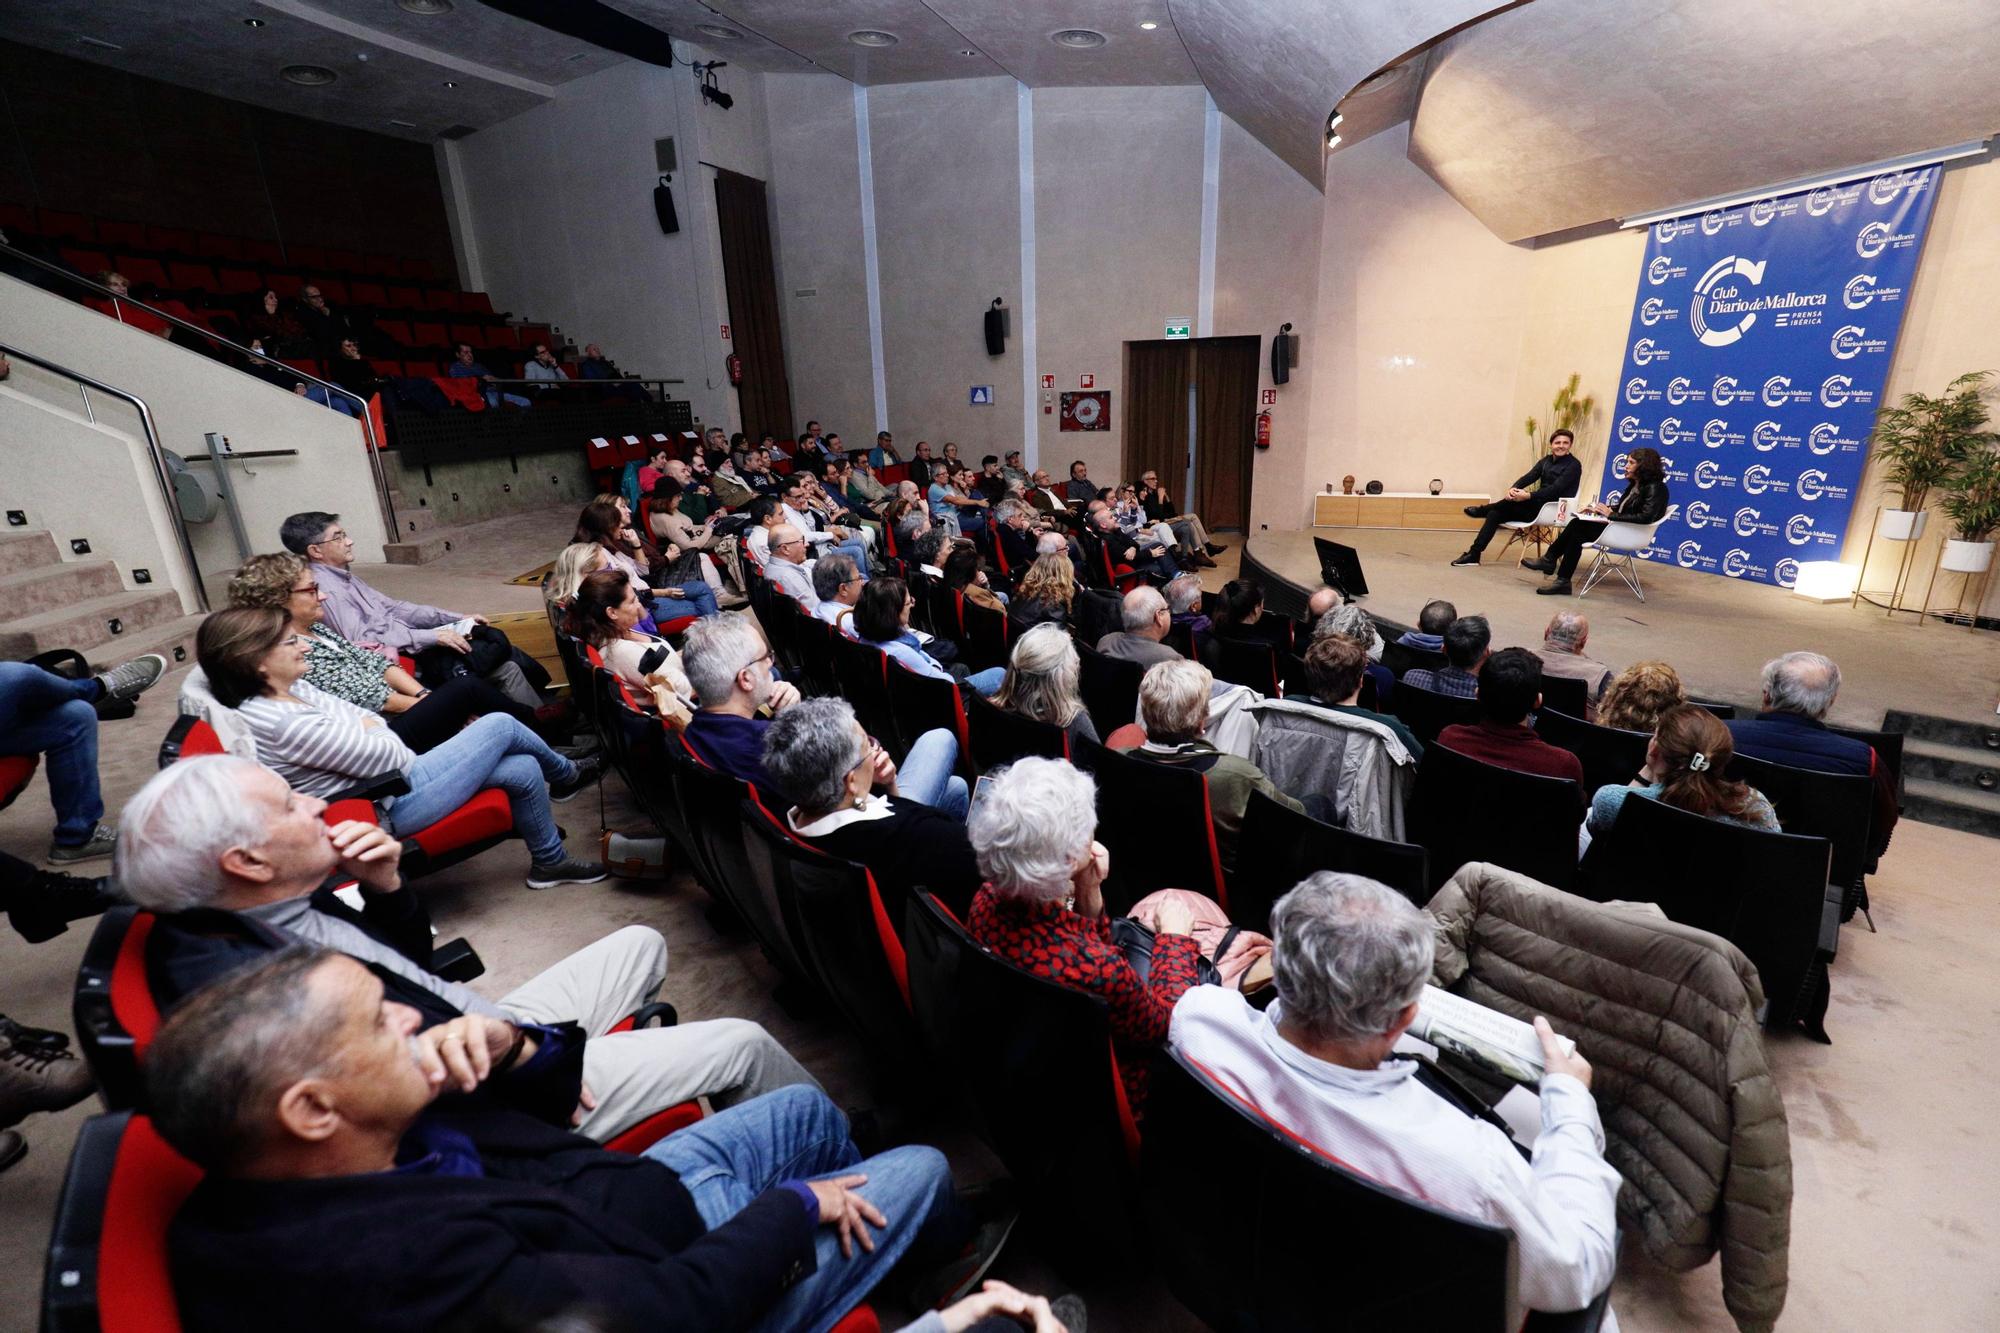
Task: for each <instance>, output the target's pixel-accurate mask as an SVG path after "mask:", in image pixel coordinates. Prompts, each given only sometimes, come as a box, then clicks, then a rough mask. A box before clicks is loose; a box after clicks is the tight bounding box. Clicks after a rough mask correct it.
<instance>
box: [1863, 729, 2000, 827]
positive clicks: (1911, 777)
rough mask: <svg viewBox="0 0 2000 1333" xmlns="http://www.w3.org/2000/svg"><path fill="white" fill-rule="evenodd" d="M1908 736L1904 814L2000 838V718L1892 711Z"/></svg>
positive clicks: (1905, 758) (1904, 750)
mask: <svg viewBox="0 0 2000 1333" xmlns="http://www.w3.org/2000/svg"><path fill="white" fill-rule="evenodd" d="M1882 729H1883V730H1885V731H1900V732H1902V733H1903V813H1904V814H1905V815H1907V816H1909V817H1910V818H1911V819H1916V820H1921V821H1922V822H1924V823H1926V824H1942V825H1943V826H1944V827H1946V828H1955V829H1963V830H1964V831H1966V832H1967V833H1981V834H1984V835H1985V836H1987V837H1989V838H2000V718H1994V719H1993V720H1991V721H1989V722H1983V723H1982V722H1960V721H1958V720H1956V719H1954V718H1944V717H1926V716H1924V715H1922V714H1920V713H1905V712H1900V711H1897V710H1893V709H1892V710H1891V711H1890V712H1889V713H1888V714H1887V715H1886V716H1885V717H1884V718H1883V719H1882Z"/></svg>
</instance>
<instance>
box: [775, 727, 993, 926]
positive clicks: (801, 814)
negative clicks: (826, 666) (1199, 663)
mask: <svg viewBox="0 0 2000 1333" xmlns="http://www.w3.org/2000/svg"><path fill="white" fill-rule="evenodd" d="M884 759H885V756H884V755H883V754H882V747H881V746H880V745H879V744H877V743H876V741H875V740H874V739H873V738H872V737H871V736H869V735H868V733H867V732H866V731H864V730H862V727H861V724H860V723H859V722H857V721H855V719H854V709H853V708H852V707H851V706H850V705H849V704H848V703H847V701H846V700H845V699H806V700H802V701H801V702H799V703H798V704H797V705H795V706H793V707H791V708H789V709H787V710H785V711H784V712H782V713H780V714H778V716H777V717H776V718H775V719H773V721H772V722H771V725H770V727H769V728H767V729H766V730H765V732H764V773H765V775H766V776H767V777H768V778H769V780H770V782H771V783H772V785H773V786H775V787H776V788H777V790H778V792H780V793H782V794H783V795H784V797H785V798H786V799H788V800H790V801H792V802H793V805H792V807H791V809H789V810H788V811H786V812H785V815H784V819H785V823H786V824H787V825H788V826H789V827H790V828H791V831H792V832H793V833H795V834H797V835H798V836H799V837H800V838H802V839H804V840H805V841H807V842H809V843H811V844H812V845H813V846H815V847H817V848H819V849H820V850H821V851H823V852H826V853H828V854H829V855H832V856H837V857H839V858H840V859H841V860H843V861H853V862H855V863H857V864H859V865H864V866H866V867H868V869H869V870H870V871H872V872H873V873H874V875H875V883H876V885H877V886H878V887H879V888H880V889H881V890H882V892H883V896H884V901H885V903H886V905H887V906H888V909H889V913H890V918H891V919H892V920H897V921H900V920H901V919H902V910H901V906H900V900H901V899H902V898H903V897H906V896H907V895H909V894H911V893H914V892H915V891H916V890H917V888H918V887H919V886H922V887H924V888H927V889H929V890H930V891H931V892H932V893H935V894H936V895H937V896H938V898H939V900H940V901H942V902H943V903H944V904H945V905H946V906H947V907H949V908H951V910H952V912H953V913H954V914H955V915H956V916H958V917H959V918H960V919H961V920H962V919H963V918H964V916H965V913H966V911H967V910H968V909H969V908H970V906H971V904H972V895H973V893H974V891H975V890H977V889H978V888H979V862H978V861H977V859H975V858H974V856H973V854H972V844H971V843H970V842H969V841H967V839H966V836H965V825H964V824H963V823H961V822H960V821H959V820H958V819H956V818H953V817H952V816H951V815H949V814H946V813H945V812H944V811H942V810H938V809H935V808H933V807H931V806H928V805H925V804H924V803H922V802H921V801H917V800H913V799H912V798H910V797H908V796H904V795H902V794H901V793H899V792H898V791H897V790H896V769H895V765H893V764H889V765H888V766H887V772H888V776H887V778H886V779H884V780H880V781H879V783H878V779H879V778H880V768H881V765H882V764H883V762H884ZM877 785H880V787H881V788H882V790H881V791H879V792H878V791H875V790H874V788H875V787H876V786H877ZM892 899H893V900H894V901H891V900H892Z"/></svg>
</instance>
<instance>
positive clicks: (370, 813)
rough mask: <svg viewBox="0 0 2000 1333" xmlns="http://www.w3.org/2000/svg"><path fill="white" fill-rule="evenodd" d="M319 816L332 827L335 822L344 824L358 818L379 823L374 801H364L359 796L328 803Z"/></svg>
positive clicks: (366, 821) (365, 821)
mask: <svg viewBox="0 0 2000 1333" xmlns="http://www.w3.org/2000/svg"><path fill="white" fill-rule="evenodd" d="M319 817H320V819H321V820H322V821H324V822H325V824H326V826H327V827H328V828H332V827H333V826H334V825H335V824H345V823H347V822H348V821H349V820H353V819H359V820H361V821H362V822H363V823H367V824H379V823H381V820H380V819H379V818H378V817H377V816H376V814H375V803H374V802H373V801H364V800H362V799H361V798H360V797H359V796H350V797H348V798H347V799H346V800H344V801H334V802H332V803H330V804H329V805H328V806H327V807H326V809H324V810H322V811H320V816H319Z"/></svg>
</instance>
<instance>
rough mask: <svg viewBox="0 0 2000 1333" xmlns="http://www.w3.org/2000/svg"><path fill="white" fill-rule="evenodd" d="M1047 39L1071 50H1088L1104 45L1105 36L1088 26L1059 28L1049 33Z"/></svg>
mask: <svg viewBox="0 0 2000 1333" xmlns="http://www.w3.org/2000/svg"><path fill="white" fill-rule="evenodd" d="M1049 40H1050V41H1052V42H1054V43H1055V44H1056V45H1057V46H1066V47H1068V48H1069V49H1070V50H1072V51H1089V50H1093V49H1095V48H1096V47H1100V46H1102V45H1104V42H1105V36H1104V34H1103V33H1101V32H1095V31H1093V30H1091V29H1089V28H1061V29H1058V30H1057V31H1055V32H1052V33H1050V34H1049Z"/></svg>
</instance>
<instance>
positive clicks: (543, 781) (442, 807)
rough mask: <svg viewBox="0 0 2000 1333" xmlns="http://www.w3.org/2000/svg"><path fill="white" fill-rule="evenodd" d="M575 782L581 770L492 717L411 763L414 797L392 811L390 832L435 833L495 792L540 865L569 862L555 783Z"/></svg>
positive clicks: (514, 725) (499, 716) (503, 718)
mask: <svg viewBox="0 0 2000 1333" xmlns="http://www.w3.org/2000/svg"><path fill="white" fill-rule="evenodd" d="M575 776H576V765H575V764H572V763H571V762H570V761H569V760H567V759H565V758H563V757H562V756H561V755H559V754H557V753H556V752H555V751H554V750H551V749H550V748H549V747H548V746H547V745H546V744H545V743H543V741H542V738H541V737H539V736H537V735H536V734H535V733H534V732H532V731H529V730H528V729H527V728H526V727H524V726H522V725H521V724H520V723H519V722H517V721H515V720H514V719H513V718H511V717H509V716H507V715H506V714H505V713H488V714H487V715H486V716H484V717H482V718H480V719H479V720H478V721H476V722H474V723H472V724H471V725H470V726H468V727H466V728H465V730H463V731H461V732H459V733H458V734H457V735H456V736H453V737H452V738H451V739H450V740H448V741H446V742H445V743H444V744H442V745H440V746H438V747H437V748H436V749H434V750H432V751H430V752H429V753H428V754H420V755H418V756H417V758H416V761H415V762H414V763H412V764H411V765H410V768H409V778H410V794H409V795H407V796H398V797H397V798H396V801H395V804H393V805H391V806H390V807H389V831H390V832H391V833H394V834H395V835H396V836H397V837H399V838H407V837H408V836H410V834H412V833H415V832H416V831H417V830H418V829H420V828H428V827H430V826H431V825H432V824H435V823H437V822H438V821H439V820H440V819H443V818H444V817H445V816H446V815H448V814H450V813H451V812H452V811H454V810H456V809H458V807H460V806H461V805H464V804H465V803H466V802H467V801H469V800H471V799H472V798H473V797H474V796H477V795H478V794H479V793H480V792H482V791H484V790H486V788H488V787H498V788H500V789H501V790H502V791H505V792H506V793H507V804H508V805H509V806H510V807H511V808H512V809H513V811H514V831H515V832H516V833H518V834H520V835H521V839H522V841H524V842H526V843H527V844H528V850H529V851H530V852H531V853H533V855H534V858H535V864H536V865H551V864H553V863H554V862H557V861H560V860H562V859H563V843H562V838H561V836H560V835H558V834H557V833H556V821H555V816H554V815H552V814H551V813H549V783H550V782H564V781H568V780H569V779H570V778H573V777H575Z"/></svg>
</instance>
